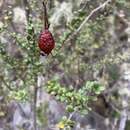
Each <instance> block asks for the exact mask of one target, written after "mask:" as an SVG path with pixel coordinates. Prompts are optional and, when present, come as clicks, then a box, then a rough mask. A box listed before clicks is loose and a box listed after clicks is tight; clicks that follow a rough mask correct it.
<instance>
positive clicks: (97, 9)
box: [60, 0, 112, 49]
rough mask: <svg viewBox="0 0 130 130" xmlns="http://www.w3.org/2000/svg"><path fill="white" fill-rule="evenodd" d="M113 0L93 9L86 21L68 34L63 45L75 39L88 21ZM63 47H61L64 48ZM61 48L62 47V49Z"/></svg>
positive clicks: (108, 0)
mask: <svg viewBox="0 0 130 130" xmlns="http://www.w3.org/2000/svg"><path fill="white" fill-rule="evenodd" d="M111 1H112V0H107V1H105V2H104V3H103V4H101V5H100V6H98V7H97V8H95V9H94V10H92V11H91V12H90V14H89V15H88V16H87V17H86V18H85V19H84V21H83V22H82V23H81V25H80V26H79V27H78V28H77V29H76V30H75V31H74V33H72V34H71V35H69V36H67V38H66V39H65V40H64V42H63V44H62V47H63V46H64V44H65V43H66V42H68V41H70V40H71V39H73V37H75V36H76V35H77V34H78V33H79V32H80V30H81V29H82V28H83V27H84V25H85V24H86V22H88V21H89V19H90V18H91V17H92V16H93V15H94V14H95V13H96V12H97V11H99V10H100V9H102V8H104V7H105V6H106V5H107V4H108V3H109V2H111ZM62 47H61V48H62ZM61 48H60V49H61Z"/></svg>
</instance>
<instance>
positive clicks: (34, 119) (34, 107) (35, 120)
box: [33, 76, 38, 130]
mask: <svg viewBox="0 0 130 130" xmlns="http://www.w3.org/2000/svg"><path fill="white" fill-rule="evenodd" d="M35 83H36V84H35V87H34V98H33V100H34V101H33V111H34V112H33V126H34V130H37V94H38V86H37V76H36V77H35Z"/></svg>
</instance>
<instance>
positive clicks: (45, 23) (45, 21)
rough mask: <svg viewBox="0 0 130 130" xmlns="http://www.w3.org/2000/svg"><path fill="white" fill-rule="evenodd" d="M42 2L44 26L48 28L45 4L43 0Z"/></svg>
mask: <svg viewBox="0 0 130 130" xmlns="http://www.w3.org/2000/svg"><path fill="white" fill-rule="evenodd" d="M42 4H43V8H44V28H45V29H48V28H49V22H48V16H47V9H46V4H45V2H44V1H43V2H42Z"/></svg>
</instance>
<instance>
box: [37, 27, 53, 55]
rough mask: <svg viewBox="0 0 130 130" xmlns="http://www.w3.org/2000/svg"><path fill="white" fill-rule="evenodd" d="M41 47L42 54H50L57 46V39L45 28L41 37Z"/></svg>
mask: <svg viewBox="0 0 130 130" xmlns="http://www.w3.org/2000/svg"><path fill="white" fill-rule="evenodd" d="M38 44H39V48H40V50H41V51H42V54H46V55H49V54H50V53H51V51H52V49H53V48H54V47H55V41H54V38H53V36H52V34H51V32H50V31H49V30H48V29H45V30H44V31H43V32H42V33H41V34H40V37H39V41H38Z"/></svg>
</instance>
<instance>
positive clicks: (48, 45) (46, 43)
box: [38, 2, 55, 55]
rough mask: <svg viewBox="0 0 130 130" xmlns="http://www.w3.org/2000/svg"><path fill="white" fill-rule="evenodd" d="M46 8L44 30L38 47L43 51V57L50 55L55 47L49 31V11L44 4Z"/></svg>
mask: <svg viewBox="0 0 130 130" xmlns="http://www.w3.org/2000/svg"><path fill="white" fill-rule="evenodd" d="M43 7H44V23H45V24H44V30H43V31H42V32H41V34H40V37H39V40H38V45H39V48H40V50H41V54H42V55H49V54H50V53H51V51H52V49H53V48H54V47H55V41H54V38H53V36H52V34H51V32H50V31H49V23H48V17H47V10H46V5H45V3H44V2H43Z"/></svg>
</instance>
